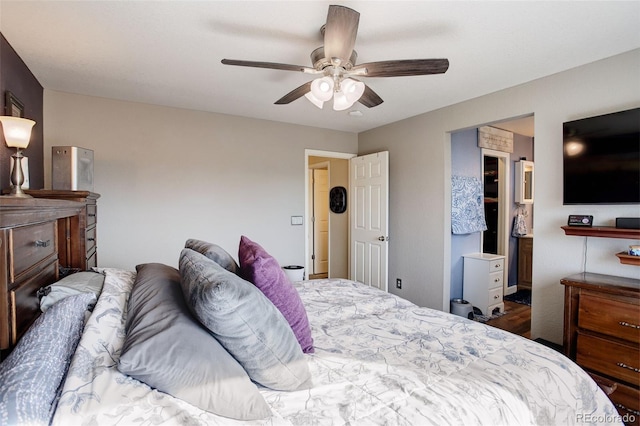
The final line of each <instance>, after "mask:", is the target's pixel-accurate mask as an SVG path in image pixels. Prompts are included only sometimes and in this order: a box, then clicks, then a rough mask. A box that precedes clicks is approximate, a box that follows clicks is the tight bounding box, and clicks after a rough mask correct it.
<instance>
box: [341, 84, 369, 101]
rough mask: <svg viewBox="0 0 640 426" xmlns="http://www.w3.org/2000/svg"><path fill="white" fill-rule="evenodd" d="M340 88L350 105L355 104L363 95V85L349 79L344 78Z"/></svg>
mask: <svg viewBox="0 0 640 426" xmlns="http://www.w3.org/2000/svg"><path fill="white" fill-rule="evenodd" d="M340 87H341V88H342V92H344V95H345V96H346V97H347V100H348V101H349V103H350V104H351V105H353V104H354V103H356V102H357V101H358V99H360V97H362V94H363V93H364V83H363V82H361V81H356V80H353V79H351V78H345V79H344V80H343V81H342V83H341V84H340ZM351 105H349V106H351Z"/></svg>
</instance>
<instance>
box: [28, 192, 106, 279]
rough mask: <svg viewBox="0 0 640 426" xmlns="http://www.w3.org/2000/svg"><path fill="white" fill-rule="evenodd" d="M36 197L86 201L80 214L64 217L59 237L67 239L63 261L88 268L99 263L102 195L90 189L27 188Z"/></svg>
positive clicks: (67, 265)
mask: <svg viewBox="0 0 640 426" xmlns="http://www.w3.org/2000/svg"><path fill="white" fill-rule="evenodd" d="M25 192H26V193H27V194H29V195H31V196H32V197H35V198H47V199H56V200H68V201H77V202H80V203H82V204H83V205H84V207H83V208H82V211H81V212H80V214H79V215H78V216H74V217H68V218H64V219H61V220H60V221H59V224H58V232H59V238H60V240H61V241H64V242H65V246H64V248H63V249H62V250H60V253H59V255H60V264H61V265H65V266H66V267H69V268H77V269H81V270H83V271H84V270H88V269H91V268H92V267H94V266H98V244H97V227H98V203H97V201H98V198H100V194H96V193H94V192H89V191H65V190H44V189H41V190H25Z"/></svg>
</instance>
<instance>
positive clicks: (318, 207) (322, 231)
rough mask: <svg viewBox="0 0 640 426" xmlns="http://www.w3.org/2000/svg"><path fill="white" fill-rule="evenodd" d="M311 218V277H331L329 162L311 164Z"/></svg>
mask: <svg viewBox="0 0 640 426" xmlns="http://www.w3.org/2000/svg"><path fill="white" fill-rule="evenodd" d="M309 181H310V185H311V188H310V189H309V192H310V193H311V200H310V202H311V207H310V210H311V212H312V215H311V220H310V221H309V228H310V230H309V238H310V239H311V242H310V244H309V246H310V248H311V253H310V255H311V258H310V259H309V260H308V263H309V279H316V278H328V277H329V203H328V202H327V200H328V199H329V162H328V161H327V162H321V163H318V164H313V165H309Z"/></svg>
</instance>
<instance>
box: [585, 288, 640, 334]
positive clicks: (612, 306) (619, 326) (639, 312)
mask: <svg viewBox="0 0 640 426" xmlns="http://www.w3.org/2000/svg"><path fill="white" fill-rule="evenodd" d="M578 326H579V327H581V328H584V329H586V330H592V331H596V332H598V333H602V334H606V335H608V336H614V337H617V338H620V339H623V340H628V341H630V342H633V343H636V344H637V343H639V342H640V307H638V305H634V304H631V303H625V302H622V301H620V300H613V299H608V298H603V297H597V296H592V295H590V294H587V293H584V294H582V295H581V297H580V308H579V310H578Z"/></svg>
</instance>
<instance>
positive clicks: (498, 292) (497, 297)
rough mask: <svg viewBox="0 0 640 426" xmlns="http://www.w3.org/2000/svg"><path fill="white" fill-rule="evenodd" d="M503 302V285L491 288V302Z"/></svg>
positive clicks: (491, 303)
mask: <svg viewBox="0 0 640 426" xmlns="http://www.w3.org/2000/svg"><path fill="white" fill-rule="evenodd" d="M495 303H502V285H501V286H500V287H498V288H494V289H491V290H489V304H490V305H493V304H495Z"/></svg>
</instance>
